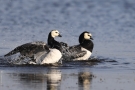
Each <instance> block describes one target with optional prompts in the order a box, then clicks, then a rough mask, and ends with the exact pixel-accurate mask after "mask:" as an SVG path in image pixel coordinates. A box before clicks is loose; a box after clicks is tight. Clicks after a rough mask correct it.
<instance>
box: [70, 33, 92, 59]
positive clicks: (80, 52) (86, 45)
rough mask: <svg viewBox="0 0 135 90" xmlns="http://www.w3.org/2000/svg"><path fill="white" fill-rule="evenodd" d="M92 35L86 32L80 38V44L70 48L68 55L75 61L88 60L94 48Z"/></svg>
mask: <svg viewBox="0 0 135 90" xmlns="http://www.w3.org/2000/svg"><path fill="white" fill-rule="evenodd" d="M91 40H93V38H92V34H91V33H90V32H88V31H84V32H83V33H81V34H80V36H79V44H78V45H74V46H70V47H68V52H69V53H70V54H69V53H68V54H69V55H68V56H70V58H71V59H73V60H88V59H89V57H90V56H91V54H92V50H93V47H94V44H93V42H92V41H91Z"/></svg>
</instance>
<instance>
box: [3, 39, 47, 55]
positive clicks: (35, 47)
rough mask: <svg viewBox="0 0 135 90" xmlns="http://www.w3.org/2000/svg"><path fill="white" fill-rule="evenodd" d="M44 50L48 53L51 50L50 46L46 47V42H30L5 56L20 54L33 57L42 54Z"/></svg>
mask: <svg viewBox="0 0 135 90" xmlns="http://www.w3.org/2000/svg"><path fill="white" fill-rule="evenodd" d="M44 50H47V51H48V50H49V47H48V45H46V44H45V43H44V42H42V41H37V42H30V43H26V44H23V45H20V46H18V47H16V48H15V49H14V50H12V51H10V52H9V53H7V54H6V55H4V56H10V55H13V54H16V53H18V52H20V53H21V55H24V56H28V57H32V56H33V55H34V54H36V53H38V52H42V51H44Z"/></svg>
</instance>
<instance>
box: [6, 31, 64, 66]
mask: <svg viewBox="0 0 135 90" xmlns="http://www.w3.org/2000/svg"><path fill="white" fill-rule="evenodd" d="M57 36H58V37H61V35H60V33H59V31H58V30H52V31H51V32H50V33H49V35H48V45H47V44H46V43H45V42H42V41H36V42H30V43H26V44H23V45H20V46H18V47H16V48H15V49H14V50H12V51H10V52H9V53H7V54H6V55H4V56H5V57H6V56H11V55H13V54H16V53H20V54H21V55H22V56H26V57H29V58H31V59H33V60H34V61H35V62H36V63H38V64H41V63H42V64H44V63H55V62H57V61H58V60H59V59H60V58H61V56H62V55H61V45H63V44H64V45H66V44H65V43H63V42H62V43H60V42H57V41H56V40H55V39H54V38H55V37H57ZM55 55H56V56H55ZM54 57H55V58H54ZM41 59H42V60H43V62H41ZM54 59H55V60H54ZM56 59H57V60H56ZM39 62H40V63H39Z"/></svg>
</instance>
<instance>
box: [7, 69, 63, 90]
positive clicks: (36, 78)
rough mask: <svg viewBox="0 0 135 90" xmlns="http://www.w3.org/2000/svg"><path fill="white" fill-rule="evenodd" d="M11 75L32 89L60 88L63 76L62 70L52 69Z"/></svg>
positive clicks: (49, 89) (57, 89) (48, 89)
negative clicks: (43, 71)
mask: <svg viewBox="0 0 135 90" xmlns="http://www.w3.org/2000/svg"><path fill="white" fill-rule="evenodd" d="M10 77H12V79H13V80H14V81H15V82H16V83H21V85H22V86H24V87H26V88H30V90H36V89H39V90H59V87H60V82H61V77H62V76H61V71H60V70H57V69H50V70H48V72H46V73H12V74H10ZM16 77H18V78H16Z"/></svg>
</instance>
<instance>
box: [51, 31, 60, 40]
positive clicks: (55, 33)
mask: <svg viewBox="0 0 135 90" xmlns="http://www.w3.org/2000/svg"><path fill="white" fill-rule="evenodd" d="M51 35H52V37H53V38H54V37H57V36H59V31H58V30H52V32H51Z"/></svg>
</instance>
